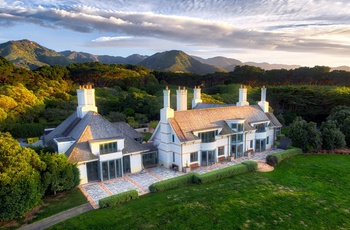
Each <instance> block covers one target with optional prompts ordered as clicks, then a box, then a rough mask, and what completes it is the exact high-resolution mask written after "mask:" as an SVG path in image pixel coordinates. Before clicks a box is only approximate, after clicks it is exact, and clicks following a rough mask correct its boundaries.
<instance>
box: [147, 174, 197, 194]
mask: <svg viewBox="0 0 350 230" xmlns="http://www.w3.org/2000/svg"><path fill="white" fill-rule="evenodd" d="M196 176H198V175H197V174H196V173H188V174H185V175H182V176H178V177H174V178H171V179H168V180H163V181H159V182H156V183H153V184H151V185H150V186H149V190H150V191H151V192H160V191H165V190H169V189H173V188H177V187H179V186H183V185H186V184H191V183H193V178H194V177H196Z"/></svg>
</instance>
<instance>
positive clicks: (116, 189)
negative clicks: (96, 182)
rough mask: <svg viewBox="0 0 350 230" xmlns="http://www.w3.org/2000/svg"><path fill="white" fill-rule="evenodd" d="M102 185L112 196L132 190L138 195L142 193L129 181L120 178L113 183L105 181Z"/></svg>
mask: <svg viewBox="0 0 350 230" xmlns="http://www.w3.org/2000/svg"><path fill="white" fill-rule="evenodd" d="M103 184H104V186H105V187H106V188H107V189H108V190H109V191H111V193H113V194H118V193H122V192H126V191H128V190H132V189H136V190H137V191H138V192H139V193H142V192H143V191H142V190H141V189H139V188H138V187H137V186H136V185H134V184H132V183H131V182H130V181H128V180H126V179H125V178H121V179H117V180H113V181H106V182H104V183H103Z"/></svg>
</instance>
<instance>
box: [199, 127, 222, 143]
mask: <svg viewBox="0 0 350 230" xmlns="http://www.w3.org/2000/svg"><path fill="white" fill-rule="evenodd" d="M215 135H218V130H215V131H209V132H203V133H198V137H199V138H201V139H202V143H209V142H214V141H215Z"/></svg>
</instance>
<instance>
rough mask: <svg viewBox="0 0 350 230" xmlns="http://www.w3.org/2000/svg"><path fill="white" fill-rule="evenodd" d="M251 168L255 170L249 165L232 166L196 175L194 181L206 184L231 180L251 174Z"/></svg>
mask: <svg viewBox="0 0 350 230" xmlns="http://www.w3.org/2000/svg"><path fill="white" fill-rule="evenodd" d="M248 164H249V163H248ZM250 168H253V166H252V165H247V164H238V165H232V166H229V167H226V168H223V169H219V170H215V171H212V172H208V173H205V174H202V175H195V176H194V178H193V179H194V182H195V183H197V184H205V183H209V182H212V181H217V180H221V179H224V178H229V177H232V176H235V175H238V174H242V173H246V172H249V171H250Z"/></svg>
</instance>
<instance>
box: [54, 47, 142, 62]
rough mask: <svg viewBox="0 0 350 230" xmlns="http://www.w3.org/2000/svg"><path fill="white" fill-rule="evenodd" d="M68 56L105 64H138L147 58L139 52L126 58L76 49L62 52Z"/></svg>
mask: <svg viewBox="0 0 350 230" xmlns="http://www.w3.org/2000/svg"><path fill="white" fill-rule="evenodd" d="M60 53H61V54H62V55H64V56H65V57H66V58H68V59H70V60H71V61H72V62H74V63H84V62H102V63H105V64H132V65H136V64H138V63H139V62H140V61H142V60H144V59H145V58H147V56H142V55H139V54H133V55H130V56H128V57H126V58H124V57H120V56H109V55H94V54H89V53H84V52H76V51H70V50H66V51H62V52H60Z"/></svg>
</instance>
